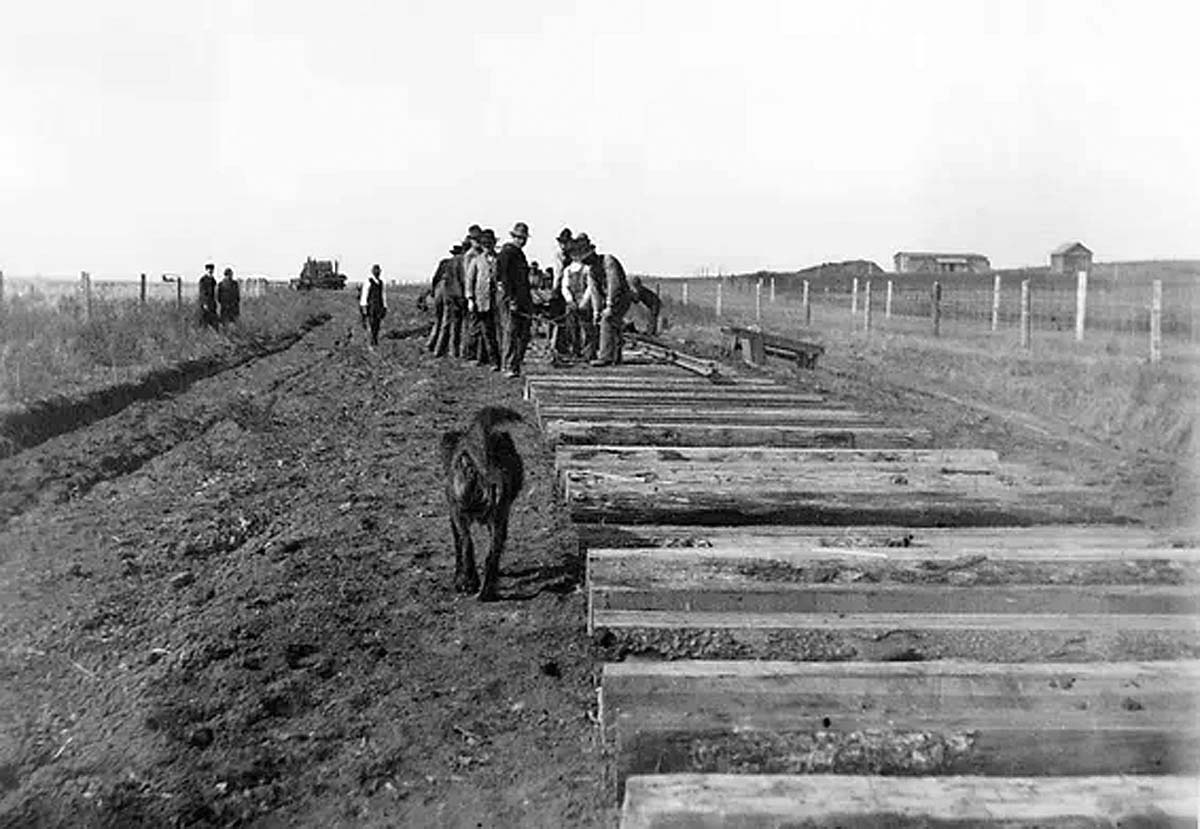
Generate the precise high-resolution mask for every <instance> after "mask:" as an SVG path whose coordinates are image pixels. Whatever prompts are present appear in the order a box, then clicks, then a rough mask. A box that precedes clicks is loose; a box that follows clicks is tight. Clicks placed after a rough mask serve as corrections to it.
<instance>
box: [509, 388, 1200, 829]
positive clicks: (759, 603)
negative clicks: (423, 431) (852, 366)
mask: <svg viewBox="0 0 1200 829" xmlns="http://www.w3.org/2000/svg"><path fill="white" fill-rule="evenodd" d="M527 396H528V398H529V399H530V400H531V401H532V402H533V404H534V405H535V406H536V407H537V409H538V413H539V417H540V419H541V422H542V425H543V428H544V429H545V431H546V433H547V435H548V436H549V437H550V438H551V440H552V441H553V442H554V443H555V444H556V448H555V452H556V468H557V474H558V477H559V481H558V485H559V492H560V495H561V497H562V498H563V499H564V501H565V502H566V503H567V504H568V506H569V508H570V509H571V512H572V515H573V517H574V518H575V520H576V521H577V522H578V527H579V531H580V538H581V543H582V544H583V545H584V546H585V548H586V551H587V565H588V567H587V572H588V576H587V579H588V580H587V590H588V599H589V601H588V629H589V631H590V633H591V634H592V636H593V637H594V640H595V642H596V644H597V646H598V648H599V650H600V652H601V653H603V654H604V655H605V657H606V659H607V660H608V662H607V663H606V664H605V665H604V666H603V669H602V671H601V683H600V684H601V687H600V689H599V700H600V712H599V721H600V728H601V737H602V740H603V741H604V743H605V745H606V748H607V754H608V756H610V757H611V758H612V760H611V765H610V767H609V769H608V771H609V773H610V779H611V781H612V784H613V792H614V797H615V798H617V799H618V802H622V803H623V809H622V826H623V827H630V828H631V827H664V829H665V827H682V826H702V827H733V826H737V827H783V826H881V827H885V826H886V827H891V826H929V825H947V826H976V825H979V826H1005V827H1013V826H1142V825H1145V826H1160V825H1165V826H1184V825H1186V826H1195V825H1196V810H1197V786H1198V784H1197V780H1198V779H1200V702H1198V699H1200V697H1198V693H1197V691H1198V689H1200V591H1198V589H1197V588H1198V587H1200V545H1198V543H1197V539H1196V538H1194V537H1190V536H1177V535H1172V534H1164V533H1158V532H1151V531H1148V530H1145V529H1143V528H1140V527H1137V526H1130V525H1117V524H1114V523H1112V517H1111V515H1110V514H1109V513H1108V511H1107V510H1106V508H1105V507H1104V499H1103V498H1102V497H1101V495H1102V494H1101V493H1098V492H1096V491H1094V490H1092V489H1089V488H1087V487H1081V486H1078V485H1076V484H1075V483H1073V482H1072V481H1070V480H1065V479H1064V480H1054V479H1052V477H1051V476H1048V475H1046V474H1045V473H1039V474H1037V475H1034V474H1031V473H1030V472H1029V471H1028V470H1025V469H1022V468H1020V467H1017V466H1013V465H1011V464H1007V463H1005V462H1003V460H1002V459H1001V458H999V457H998V456H997V455H996V453H995V452H991V451H988V450H961V449H959V450H941V449H934V448H930V446H929V444H930V442H931V441H930V436H929V435H928V433H921V431H920V430H919V429H911V430H909V429H903V428H900V429H898V428H896V427H895V426H894V425H887V424H884V423H882V422H880V421H878V420H875V419H874V418H872V417H871V416H869V415H867V414H864V413H859V412H855V411H853V410H852V409H851V408H850V407H847V406H845V405H843V404H840V403H839V402H838V401H833V400H828V399H826V398H825V397H824V396H823V395H821V394H815V393H812V392H806V391H801V390H797V389H794V388H791V387H787V386H783V385H776V384H773V383H770V382H768V381H764V380H762V379H758V378H751V379H749V380H746V379H743V378H739V377H736V376H733V375H730V374H729V373H728V372H725V373H724V375H723V377H722V382H721V383H720V384H715V383H711V382H709V381H708V380H706V379H704V378H701V377H697V376H694V375H692V376H689V375H683V374H682V373H678V372H677V373H676V374H675V375H669V374H663V373H662V371H661V367H654V366H638V367H628V368H626V369H625V371H624V372H622V371H621V370H620V369H618V370H617V371H612V372H608V373H597V374H591V373H583V372H564V373H560V374H555V375H550V376H546V377H531V378H530V379H529V381H528V385H527ZM801 429H804V430H807V431H806V432H803V433H802V432H799V431H796V430H801ZM801 435H803V436H802V437H801ZM834 435H842V436H843V437H841V438H839V439H834V438H833V437H832V436H834ZM622 437H623V438H624V439H621V438H622Z"/></svg>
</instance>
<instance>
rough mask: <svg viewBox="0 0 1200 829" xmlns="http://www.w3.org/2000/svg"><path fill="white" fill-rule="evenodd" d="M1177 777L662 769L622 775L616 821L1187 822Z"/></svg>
mask: <svg viewBox="0 0 1200 829" xmlns="http://www.w3.org/2000/svg"><path fill="white" fill-rule="evenodd" d="M1196 800H1197V797H1196V779H1195V778H1194V777H1190V776H1189V777H1181V776H1136V775H1120V776H1105V777H876V776H866V775H864V776H846V775H832V774H822V775H813V776H792V775H730V774H667V775H651V776H644V777H631V778H630V779H629V782H628V785H627V788H626V792H625V802H624V806H623V808H622V811H621V829H680V827H685V826H686V827H689V829H735V827H736V829H794V828H795V827H809V826H811V827H818V826H828V827H855V828H856V829H866V827H878V828H879V829H897V828H898V827H899V828H900V829H909V828H910V827H918V826H956V827H958V826H961V827H965V826H972V827H981V829H1017V827H1021V829H1034V827H1040V829H1046V827H1054V826H1062V827H1076V828H1078V827H1084V826H1087V827H1093V826H1094V827H1101V826H1103V827H1143V826H1144V827H1151V826H1153V827H1174V828H1175V829H1182V827H1194V826H1195V825H1196Z"/></svg>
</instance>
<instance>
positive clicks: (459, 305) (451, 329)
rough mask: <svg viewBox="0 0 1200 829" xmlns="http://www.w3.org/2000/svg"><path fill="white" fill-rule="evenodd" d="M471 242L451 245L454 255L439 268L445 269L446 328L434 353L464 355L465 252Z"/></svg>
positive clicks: (443, 270) (443, 271) (444, 303)
mask: <svg viewBox="0 0 1200 829" xmlns="http://www.w3.org/2000/svg"><path fill="white" fill-rule="evenodd" d="M470 246H471V243H470V240H466V239H464V240H463V242H462V244H459V245H455V246H454V247H453V248H451V249H450V253H451V256H449V257H448V258H446V259H443V260H442V264H441V265H439V266H438V267H439V269H440V270H441V272H442V305H443V309H444V310H443V313H442V330H441V333H440V334H438V341H437V346H436V347H435V348H434V350H433V353H434V356H435V357H445V356H446V354H447V353H449V354H450V355H452V356H454V357H462V356H463V350H462V332H463V321H464V320H465V319H466V316H467V290H466V279H465V277H466V274H465V273H464V272H463V253H464V251H466V250H467V249H468V248H469V247H470Z"/></svg>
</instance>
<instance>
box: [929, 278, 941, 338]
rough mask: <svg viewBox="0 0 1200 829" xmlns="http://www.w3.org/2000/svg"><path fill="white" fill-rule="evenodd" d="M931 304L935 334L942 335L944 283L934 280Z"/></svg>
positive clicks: (930, 292)
mask: <svg viewBox="0 0 1200 829" xmlns="http://www.w3.org/2000/svg"><path fill="white" fill-rule="evenodd" d="M929 299H930V304H931V305H932V306H933V308H932V316H933V336H935V337H940V336H942V283H941V282H934V283H933V287H932V289H931V290H930V291H929Z"/></svg>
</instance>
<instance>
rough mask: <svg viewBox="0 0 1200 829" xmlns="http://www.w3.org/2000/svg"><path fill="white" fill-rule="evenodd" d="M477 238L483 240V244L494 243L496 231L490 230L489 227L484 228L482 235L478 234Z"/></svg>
mask: <svg viewBox="0 0 1200 829" xmlns="http://www.w3.org/2000/svg"><path fill="white" fill-rule="evenodd" d="M479 238H480V239H483V240H484V241H485V242H494V241H496V231H494V230H492V229H491V228H490V227H489V228H484V231H483V233H480V234H479Z"/></svg>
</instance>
